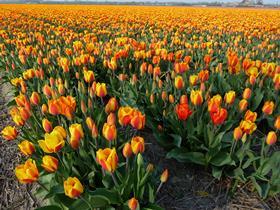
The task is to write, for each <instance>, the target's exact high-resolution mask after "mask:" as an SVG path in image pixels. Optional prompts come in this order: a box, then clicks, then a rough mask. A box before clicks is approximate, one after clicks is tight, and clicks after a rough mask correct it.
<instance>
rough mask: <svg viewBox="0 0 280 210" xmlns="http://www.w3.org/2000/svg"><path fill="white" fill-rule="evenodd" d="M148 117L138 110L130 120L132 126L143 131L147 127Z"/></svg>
mask: <svg viewBox="0 0 280 210" xmlns="http://www.w3.org/2000/svg"><path fill="white" fill-rule="evenodd" d="M145 122H146V117H145V115H142V113H141V112H140V111H138V110H136V111H134V112H133V116H132V118H131V120H130V124H131V126H132V127H133V128H135V129H137V130H141V129H143V128H144V127H145Z"/></svg>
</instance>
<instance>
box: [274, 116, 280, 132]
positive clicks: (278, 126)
mask: <svg viewBox="0 0 280 210" xmlns="http://www.w3.org/2000/svg"><path fill="white" fill-rule="evenodd" d="M274 127H275V128H276V129H277V130H280V115H278V116H277V117H276V119H275V122H274Z"/></svg>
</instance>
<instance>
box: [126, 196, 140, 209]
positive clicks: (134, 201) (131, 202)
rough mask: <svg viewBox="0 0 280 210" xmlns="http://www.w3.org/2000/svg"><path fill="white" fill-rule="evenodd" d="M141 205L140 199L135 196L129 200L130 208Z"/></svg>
mask: <svg viewBox="0 0 280 210" xmlns="http://www.w3.org/2000/svg"><path fill="white" fill-rule="evenodd" d="M138 206H139V203H138V200H136V199H135V198H131V199H130V200H129V201H128V207H129V209H130V210H136V209H137V208H138Z"/></svg>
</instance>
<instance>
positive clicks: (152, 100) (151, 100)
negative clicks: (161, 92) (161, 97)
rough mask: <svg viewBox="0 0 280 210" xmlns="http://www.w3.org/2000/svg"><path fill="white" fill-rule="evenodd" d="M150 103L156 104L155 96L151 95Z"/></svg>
mask: <svg viewBox="0 0 280 210" xmlns="http://www.w3.org/2000/svg"><path fill="white" fill-rule="evenodd" d="M150 102H151V104H154V103H155V96H154V94H151V95H150Z"/></svg>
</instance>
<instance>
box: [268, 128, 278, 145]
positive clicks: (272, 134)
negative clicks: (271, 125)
mask: <svg viewBox="0 0 280 210" xmlns="http://www.w3.org/2000/svg"><path fill="white" fill-rule="evenodd" d="M276 141H277V135H276V133H275V132H274V131H270V132H269V133H268V134H267V136H266V143H267V144H268V145H273V144H275V143H276Z"/></svg>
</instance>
